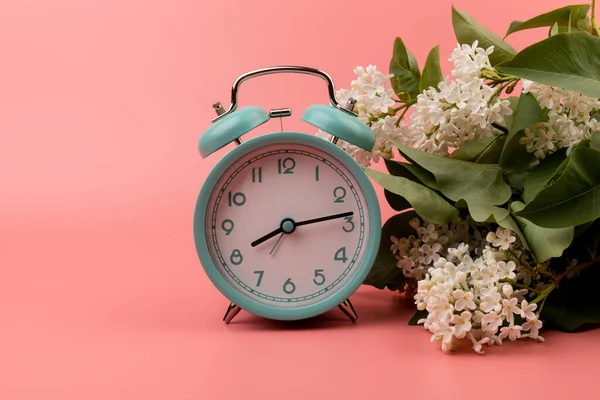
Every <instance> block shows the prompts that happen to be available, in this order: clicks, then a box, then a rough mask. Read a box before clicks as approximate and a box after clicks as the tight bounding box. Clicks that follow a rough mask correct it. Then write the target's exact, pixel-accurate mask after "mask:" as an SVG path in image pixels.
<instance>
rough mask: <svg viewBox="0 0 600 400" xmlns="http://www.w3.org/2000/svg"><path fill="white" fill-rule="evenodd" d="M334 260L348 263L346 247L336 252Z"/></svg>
mask: <svg viewBox="0 0 600 400" xmlns="http://www.w3.org/2000/svg"><path fill="white" fill-rule="evenodd" d="M333 260H334V261H341V262H343V263H346V262H347V261H348V257H346V247H342V248H339V249H338V251H336V252H335V255H334V256H333Z"/></svg>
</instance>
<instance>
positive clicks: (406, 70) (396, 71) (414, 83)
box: [390, 37, 421, 101]
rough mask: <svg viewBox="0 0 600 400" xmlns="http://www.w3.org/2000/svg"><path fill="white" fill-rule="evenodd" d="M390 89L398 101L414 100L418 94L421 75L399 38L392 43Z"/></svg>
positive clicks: (412, 57)
mask: <svg viewBox="0 0 600 400" xmlns="http://www.w3.org/2000/svg"><path fill="white" fill-rule="evenodd" d="M390 74H393V75H394V76H393V77H392V78H391V79H390V82H391V84H392V88H393V89H394V92H395V93H396V95H398V97H399V98H400V100H403V101H407V100H409V99H414V98H416V97H417V94H418V93H419V81H420V79H421V74H420V72H419V66H418V64H417V60H416V59H415V56H414V55H413V54H412V53H411V52H410V51H408V49H407V48H406V46H405V45H404V42H403V41H402V39H400V38H399V37H397V38H396V40H395V41H394V53H393V56H392V59H391V61H390Z"/></svg>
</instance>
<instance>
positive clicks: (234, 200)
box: [227, 192, 246, 207]
mask: <svg viewBox="0 0 600 400" xmlns="http://www.w3.org/2000/svg"><path fill="white" fill-rule="evenodd" d="M227 199H228V201H229V207H231V206H232V205H234V204H235V205H236V206H243V205H244V204H245V203H246V195H245V194H244V193H242V192H237V193H231V192H229V193H227Z"/></svg>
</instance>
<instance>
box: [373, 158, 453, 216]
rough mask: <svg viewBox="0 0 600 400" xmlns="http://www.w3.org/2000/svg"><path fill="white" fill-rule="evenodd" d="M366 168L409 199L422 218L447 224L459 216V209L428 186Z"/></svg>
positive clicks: (375, 178)
mask: <svg viewBox="0 0 600 400" xmlns="http://www.w3.org/2000/svg"><path fill="white" fill-rule="evenodd" d="M364 170H365V172H366V173H367V175H369V176H370V177H371V178H372V179H373V180H374V181H375V182H377V183H379V184H380V185H381V186H383V187H384V188H385V189H387V190H389V191H390V192H392V193H395V194H397V195H399V196H402V197H404V198H405V199H406V200H408V202H409V203H410V204H411V205H412V207H413V208H414V209H415V211H416V212H417V213H418V214H419V215H420V216H421V218H423V219H425V220H427V221H429V222H432V223H434V224H446V223H449V222H452V221H454V220H455V219H456V218H457V217H458V210H457V209H456V208H454V206H452V205H451V204H450V203H448V202H447V201H446V200H444V199H443V198H442V197H441V196H440V195H439V194H437V193H436V192H435V191H434V190H432V189H430V188H428V187H427V186H424V185H421V184H419V183H415V182H413V181H411V180H408V179H406V178H402V177H400V176H393V175H388V174H384V173H382V172H379V171H376V170H374V169H370V168H364Z"/></svg>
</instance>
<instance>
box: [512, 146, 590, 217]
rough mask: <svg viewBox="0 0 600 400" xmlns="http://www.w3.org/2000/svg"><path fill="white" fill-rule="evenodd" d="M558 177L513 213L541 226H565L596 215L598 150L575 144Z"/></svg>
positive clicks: (554, 177)
mask: <svg viewBox="0 0 600 400" xmlns="http://www.w3.org/2000/svg"><path fill="white" fill-rule="evenodd" d="M561 169H562V172H561V173H560V174H559V175H558V176H556V175H555V176H553V178H552V179H551V182H550V183H549V184H547V185H546V187H545V188H544V189H542V190H541V191H540V192H539V193H538V195H537V196H535V199H533V200H532V201H531V202H530V203H529V204H527V206H526V207H525V208H524V209H523V210H521V211H520V212H518V213H517V215H518V216H519V217H523V218H526V219H528V220H529V221H531V222H533V223H534V224H536V225H538V226H541V227H544V228H565V227H569V226H575V225H580V224H584V223H586V222H589V221H592V220H594V219H596V218H599V217H600V173H598V171H600V152H599V151H597V150H594V149H592V148H589V147H577V148H576V149H574V150H573V151H572V152H571V154H570V155H569V157H567V159H566V160H565V163H564V168H562V167H561Z"/></svg>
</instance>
